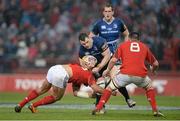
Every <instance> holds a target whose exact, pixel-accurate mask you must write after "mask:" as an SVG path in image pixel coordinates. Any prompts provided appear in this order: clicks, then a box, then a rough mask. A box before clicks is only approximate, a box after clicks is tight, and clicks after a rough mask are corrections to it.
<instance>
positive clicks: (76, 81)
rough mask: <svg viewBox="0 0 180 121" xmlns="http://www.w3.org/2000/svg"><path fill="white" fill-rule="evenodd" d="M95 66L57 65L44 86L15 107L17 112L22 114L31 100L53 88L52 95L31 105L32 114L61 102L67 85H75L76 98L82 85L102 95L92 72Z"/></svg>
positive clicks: (49, 71)
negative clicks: (43, 106) (42, 107)
mask: <svg viewBox="0 0 180 121" xmlns="http://www.w3.org/2000/svg"><path fill="white" fill-rule="evenodd" d="M94 66H95V63H94V64H92V63H89V62H87V64H86V67H87V68H85V69H84V68H82V67H81V66H79V65H77V64H67V65H55V66H52V67H51V68H50V69H49V70H48V72H47V76H46V79H45V80H44V82H43V84H42V86H41V87H40V88H39V89H36V90H32V91H31V92H30V93H29V95H28V96H27V97H25V98H24V99H23V100H22V101H21V102H19V104H18V105H17V106H16V107H15V112H21V109H22V108H23V107H24V106H25V104H27V103H28V102H30V101H31V100H33V99H35V98H37V97H38V96H40V95H42V94H44V93H46V92H47V91H49V90H50V89H51V88H52V94H51V95H48V96H46V97H44V98H42V99H40V100H38V101H36V102H34V103H32V104H31V105H29V107H28V108H29V109H30V110H31V112H32V113H35V112H37V109H36V107H38V106H40V105H47V104H51V103H54V102H56V101H57V100H60V99H61V98H62V97H63V95H64V92H65V89H66V85H67V83H72V84H73V91H74V94H75V96H76V94H77V93H76V92H77V91H78V88H77V87H80V85H81V84H84V85H89V86H90V87H91V88H92V89H93V91H95V92H98V93H102V92H103V89H102V88H101V87H99V86H98V85H97V84H96V80H95V78H94V76H93V75H92V73H91V71H89V70H91V69H92V68H93V67H94Z"/></svg>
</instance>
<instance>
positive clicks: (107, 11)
mask: <svg viewBox="0 0 180 121" xmlns="http://www.w3.org/2000/svg"><path fill="white" fill-rule="evenodd" d="M113 15H114V9H113V6H112V5H111V4H110V3H106V4H105V6H104V8H103V16H104V19H105V20H106V21H111V20H112V18H113Z"/></svg>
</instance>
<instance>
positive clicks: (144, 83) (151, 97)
mask: <svg viewBox="0 0 180 121" xmlns="http://www.w3.org/2000/svg"><path fill="white" fill-rule="evenodd" d="M135 84H136V85H137V86H139V87H142V88H144V89H145V90H146V96H147V99H148V101H149V103H150V105H151V108H152V111H153V115H154V116H164V115H163V114H162V113H161V112H159V111H158V108H157V104H156V99H155V90H154V88H153V87H152V81H151V79H150V78H149V77H148V76H146V77H145V78H142V79H140V80H137V82H136V83H135Z"/></svg>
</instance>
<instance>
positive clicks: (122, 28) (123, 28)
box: [119, 19, 126, 33]
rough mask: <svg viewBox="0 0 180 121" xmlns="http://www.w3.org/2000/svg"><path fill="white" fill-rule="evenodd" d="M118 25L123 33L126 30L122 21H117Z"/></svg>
mask: <svg viewBox="0 0 180 121" xmlns="http://www.w3.org/2000/svg"><path fill="white" fill-rule="evenodd" d="M119 25H120V27H119V29H120V31H121V32H122V33H123V32H124V31H125V30H126V28H125V24H124V21H123V20H121V19H119Z"/></svg>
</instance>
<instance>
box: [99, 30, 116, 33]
mask: <svg viewBox="0 0 180 121" xmlns="http://www.w3.org/2000/svg"><path fill="white" fill-rule="evenodd" d="M118 32H119V31H118V30H116V31H102V32H101V34H113V33H118Z"/></svg>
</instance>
